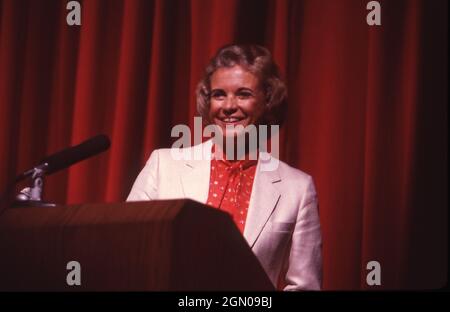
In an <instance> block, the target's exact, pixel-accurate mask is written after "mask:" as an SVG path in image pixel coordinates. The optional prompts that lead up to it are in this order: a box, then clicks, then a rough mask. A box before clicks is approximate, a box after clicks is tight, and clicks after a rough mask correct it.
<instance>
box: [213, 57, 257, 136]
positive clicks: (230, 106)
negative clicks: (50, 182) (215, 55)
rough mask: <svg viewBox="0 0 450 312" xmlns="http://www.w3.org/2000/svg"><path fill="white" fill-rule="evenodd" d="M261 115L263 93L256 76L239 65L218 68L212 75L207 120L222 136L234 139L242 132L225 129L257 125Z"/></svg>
mask: <svg viewBox="0 0 450 312" xmlns="http://www.w3.org/2000/svg"><path fill="white" fill-rule="evenodd" d="M263 113H264V92H263V91H262V89H261V86H260V82H259V79H258V77H257V76H255V75H254V74H252V73H251V72H249V71H247V70H245V69H244V68H242V67H241V66H239V65H236V66H233V67H221V68H219V69H217V70H216V71H215V72H214V73H213V74H212V76H211V97H210V110H209V120H210V121H211V122H212V123H214V124H216V125H218V126H219V127H220V128H221V130H222V131H223V133H224V135H225V136H237V135H239V133H240V132H242V130H239V129H233V130H228V131H227V129H226V128H227V125H228V126H233V127H235V126H237V125H242V126H243V127H246V126H248V125H252V124H253V125H256V126H257V125H258V122H259V121H260V119H261V117H262V115H263Z"/></svg>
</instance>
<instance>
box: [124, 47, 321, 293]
mask: <svg viewBox="0 0 450 312" xmlns="http://www.w3.org/2000/svg"><path fill="white" fill-rule="evenodd" d="M196 93H197V109H198V112H199V113H200V115H201V116H202V118H203V120H206V122H207V123H210V124H214V125H215V126H216V127H217V128H218V129H219V132H220V133H221V135H222V136H223V140H209V141H207V142H205V143H202V144H199V145H196V146H193V147H189V148H187V149H188V150H189V151H191V152H193V153H195V152H199V153H203V155H209V156H211V157H206V159H200V160H175V159H174V157H173V154H172V153H171V149H160V150H156V151H154V152H153V153H152V155H151V156H150V158H149V160H148V162H147V164H146V165H145V167H144V169H143V170H142V171H141V173H140V174H139V176H138V178H137V179H136V181H135V183H134V185H133V188H132V190H131V192H130V194H129V196H128V199H127V200H129V201H136V200H152V199H174V198H191V199H194V200H197V201H199V202H202V203H205V204H208V205H210V206H213V207H216V208H219V209H222V210H225V211H227V212H229V213H230V214H231V215H232V217H233V219H234V221H235V222H236V225H237V226H238V228H239V229H240V230H241V232H242V233H243V235H244V237H245V239H246V240H247V242H248V244H249V245H250V247H251V248H252V250H253V252H254V253H255V255H256V256H257V258H258V259H259V261H260V262H261V264H262V266H263V268H264V269H265V271H266V273H267V275H268V276H269V278H270V280H271V281H272V283H273V284H274V285H275V286H276V287H278V289H284V290H319V289H320V287H321V278H322V276H321V274H322V272H321V268H322V256H321V233H320V223H319V216H318V207H317V196H316V192H315V188H314V184H313V180H312V178H311V177H310V176H309V175H307V174H305V173H303V172H301V171H300V170H297V169H295V168H292V167H290V166H288V165H287V164H285V163H283V162H281V161H278V160H277V162H276V164H277V166H276V167H275V168H273V169H271V170H262V166H263V162H264V161H263V160H264V159H266V160H267V159H269V161H270V160H272V159H271V156H270V155H268V154H266V153H263V151H259V153H256V155H257V156H256V159H254V158H253V157H251V155H252V153H251V152H252V151H253V150H252V148H251V147H250V145H249V144H246V145H245V146H244V148H243V149H241V152H240V154H239V153H236V151H238V150H240V149H239V148H237V147H236V144H237V142H238V138H241V137H242V136H244V135H246V134H248V132H245V131H244V130H243V129H242V128H245V127H250V126H260V125H277V124H278V125H280V124H281V123H282V118H283V112H284V108H285V105H286V87H285V85H284V83H283V82H282V81H281V79H280V78H279V75H278V69H277V66H276V65H275V63H274V62H273V60H272V57H271V55H270V53H269V51H268V50H267V49H265V48H263V47H260V46H256V45H229V46H225V47H223V48H222V49H220V50H219V51H218V52H217V54H216V55H215V57H214V58H213V59H212V60H211V62H210V64H209V65H208V66H207V68H206V72H205V75H204V77H203V79H202V80H201V81H200V83H199V85H198V87H197V92H196ZM218 142H220V143H218ZM222 142H223V144H222ZM172 151H173V150H172ZM230 151H232V152H230ZM262 156H264V157H262ZM177 181H181V183H177Z"/></svg>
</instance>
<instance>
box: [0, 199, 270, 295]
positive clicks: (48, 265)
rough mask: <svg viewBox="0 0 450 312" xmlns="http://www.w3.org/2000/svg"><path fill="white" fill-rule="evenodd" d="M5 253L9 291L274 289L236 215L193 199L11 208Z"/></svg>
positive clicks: (5, 217)
mask: <svg viewBox="0 0 450 312" xmlns="http://www.w3.org/2000/svg"><path fill="white" fill-rule="evenodd" d="M0 255H1V257H0V277H1V278H0V290H6V291H10V290H25V291H28V290H31V291H34V290H38V291H40V290H44V291H45V290H56V291H59V290H62V291H165V290H274V287H273V286H272V284H271V282H270V281H269V279H268V277H267V276H266V274H265V272H264V270H263V268H262V267H261V265H260V264H259V262H258V260H257V258H256V257H255V256H254V254H253V253H252V251H251V249H250V247H249V246H248V244H247V243H246V241H245V239H244V238H243V237H242V235H241V234H240V232H239V230H238V229H237V227H236V226H235V224H234V223H233V222H232V220H231V218H230V216H229V215H228V214H227V213H225V212H223V211H220V210H217V209H214V208H210V207H208V206H205V205H203V204H200V203H198V202H195V201H191V200H186V199H181V200H165V201H149V202H128V203H115V204H83V205H73V206H59V207H47V208H42V207H39V208H34V207H32V208H14V209H12V208H11V209H7V210H5V211H4V212H3V213H2V214H1V215H0ZM71 261H75V262H76V263H75V264H77V263H78V264H79V268H78V267H77V268H76V267H74V266H71V264H73V263H74V262H71ZM69 263H71V264H69ZM68 264H69V265H68ZM75 273H77V274H79V275H77V277H79V282H80V285H69V284H70V281H69V282H68V280H72V283H73V280H76V278H75V277H74V274H75Z"/></svg>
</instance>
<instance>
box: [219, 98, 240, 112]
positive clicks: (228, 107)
mask: <svg viewBox="0 0 450 312" xmlns="http://www.w3.org/2000/svg"><path fill="white" fill-rule="evenodd" d="M237 109H238V106H237V101H236V98H235V97H234V96H228V97H227V98H226V100H225V101H224V103H223V106H222V110H223V113H224V114H225V115H232V114H233V113H234V112H236V111H237Z"/></svg>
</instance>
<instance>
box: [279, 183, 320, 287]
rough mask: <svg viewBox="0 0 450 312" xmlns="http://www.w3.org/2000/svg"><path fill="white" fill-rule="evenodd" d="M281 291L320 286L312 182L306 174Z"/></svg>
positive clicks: (316, 216)
mask: <svg viewBox="0 0 450 312" xmlns="http://www.w3.org/2000/svg"><path fill="white" fill-rule="evenodd" d="M288 261H289V262H288V263H289V264H288V268H287V272H286V277H285V287H284V290H287V291H289V290H293V291H298V290H320V289H321V286H322V235H321V230H320V220H319V211H318V200H317V194H316V191H315V187H314V182H313V180H312V178H311V177H309V183H308V186H307V188H306V193H305V196H304V197H303V199H302V200H301V202H300V207H299V211H298V216H297V220H296V224H295V228H294V232H293V234H292V243H291V250H290V253H289V259H288Z"/></svg>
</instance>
